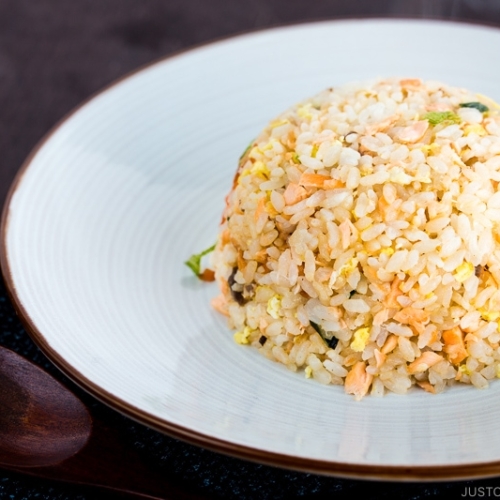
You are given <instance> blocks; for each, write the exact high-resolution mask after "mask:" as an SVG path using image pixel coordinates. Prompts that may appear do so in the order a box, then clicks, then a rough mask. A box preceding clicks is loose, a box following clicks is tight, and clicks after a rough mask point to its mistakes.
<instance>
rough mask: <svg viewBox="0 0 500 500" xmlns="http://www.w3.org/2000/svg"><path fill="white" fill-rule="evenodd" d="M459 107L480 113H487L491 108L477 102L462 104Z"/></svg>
mask: <svg viewBox="0 0 500 500" xmlns="http://www.w3.org/2000/svg"><path fill="white" fill-rule="evenodd" d="M459 106H460V107H461V108H474V109H477V110H478V111H481V113H486V111H489V110H490V108H488V106H485V105H484V104H483V103H481V102H477V101H474V102H462V103H461V104H459Z"/></svg>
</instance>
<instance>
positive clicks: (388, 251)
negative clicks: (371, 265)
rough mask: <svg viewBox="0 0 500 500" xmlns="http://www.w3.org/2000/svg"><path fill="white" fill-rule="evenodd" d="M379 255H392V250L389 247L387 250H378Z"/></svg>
mask: <svg viewBox="0 0 500 500" xmlns="http://www.w3.org/2000/svg"><path fill="white" fill-rule="evenodd" d="M380 253H383V254H385V255H389V256H390V255H392V254H393V253H394V249H393V248H391V247H387V248H382V250H380Z"/></svg>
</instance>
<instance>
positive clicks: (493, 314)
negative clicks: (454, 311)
mask: <svg viewBox="0 0 500 500" xmlns="http://www.w3.org/2000/svg"><path fill="white" fill-rule="evenodd" d="M479 312H480V313H481V317H482V318H483V319H484V320H486V321H496V320H497V319H498V318H500V312H497V311H487V310H486V309H480V310H479Z"/></svg>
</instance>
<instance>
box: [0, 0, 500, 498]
mask: <svg viewBox="0 0 500 500" xmlns="http://www.w3.org/2000/svg"><path fill="white" fill-rule="evenodd" d="M345 17H427V18H440V19H454V20H467V21H473V22H483V23H488V24H493V25H497V26H499V27H500V1H498V0H461V1H456V0H442V1H439V0H407V1H406V0H385V1H384V0H345V1H338V0H330V1H327V0H316V1H313V0H0V202H2V203H3V201H4V199H5V196H6V194H7V191H8V188H9V185H10V183H11V182H12V180H13V178H14V176H15V174H16V172H17V171H18V169H19V168H20V166H21V165H22V163H23V161H24V159H25V158H26V157H27V155H28V154H29V153H30V151H31V150H32V149H33V148H34V146H35V145H36V143H37V142H38V141H39V140H40V139H41V138H42V137H43V136H44V135H45V134H46V133H47V132H48V131H49V130H50V129H51V127H53V126H54V125H55V124H56V123H57V122H58V121H59V120H61V119H62V118H63V117H64V115H65V114H66V113H68V112H69V111H70V110H71V109H72V108H73V107H75V106H77V105H78V104H79V103H81V101H83V100H85V99H86V98H88V97H89V96H90V95H92V94H93V93H95V92H97V91H99V90H100V89H102V88H103V87H104V86H105V85H107V84H109V83H111V82H112V81H114V80H115V79H117V78H120V77H122V76H123V75H125V74H126V73H128V72H130V71H132V70H134V69H136V68H137V67H139V66H141V65H144V64H147V63H149V62H151V61H153V60H155V59H158V58H161V57H164V56H168V55H169V54H172V53H174V52H177V51H179V50H183V49H186V48H189V47H192V46H194V45H196V44H201V43H204V42H208V41H211V40H214V39H217V38H221V37H227V36H230V35H233V34H237V33H240V32H242V31H249V30H255V29H261V28H265V27H270V26H277V25H281V24H289V23H295V22H303V21H308V20H319V19H333V18H345ZM0 345H3V346H6V347H9V348H11V349H13V350H15V351H17V352H18V353H20V354H22V355H24V356H26V357H28V358H30V359H31V360H33V361H35V362H36V363H37V364H39V365H41V366H43V367H44V368H46V369H47V370H48V371H50V373H52V374H53V375H55V376H56V377H57V378H58V379H59V380H61V381H63V382H64V383H66V384H67V385H68V386H69V387H70V388H72V389H73V390H74V391H75V392H76V393H77V394H78V395H79V396H80V397H81V398H82V400H83V401H84V402H85V403H86V404H87V405H88V406H89V407H90V408H91V409H92V411H93V412H94V414H95V415H97V416H99V417H100V418H102V419H103V420H104V421H105V422H106V423H107V424H109V425H112V426H114V427H115V428H117V429H118V430H119V431H120V432H122V433H123V441H124V442H126V443H127V444H128V445H129V446H130V447H131V448H134V449H136V450H138V451H139V452H140V453H142V454H143V456H144V457H145V459H146V460H148V461H149V463H150V467H151V468H152V469H157V470H159V471H162V473H164V474H165V477H169V478H170V480H173V481H176V482H177V483H178V484H179V485H180V486H181V487H182V488H185V489H186V490H188V489H189V490H190V491H193V490H194V491H195V492H197V493H198V494H200V495H201V496H202V497H206V498H227V499H242V500H244V499H262V500H265V499H289V498H301V499H309V498H311V499H315V498H329V499H344V498H352V497H354V496H355V494H356V493H358V494H359V496H361V497H362V498H364V499H365V500H370V499H392V498H401V499H424V498H439V497H444V496H447V497H450V498H459V497H460V496H461V495H463V494H464V492H465V489H466V487H467V488H470V491H471V492H472V494H474V491H475V489H477V488H479V487H480V486H483V487H485V486H500V479H498V480H496V479H490V480H481V481H469V482H458V483H400V484H399V483H389V482H364V481H350V480H344V479H335V478H328V477H321V476H316V475H312V474H304V473H298V472H291V471H286V470H281V469H275V468H272V467H268V466H263V465H258V464H253V463H249V462H244V461H242V460H239V459H234V458H230V457H226V456H222V455H219V454H216V453H213V452H210V451H207V450H203V449H199V448H196V447H194V446H191V445H188V444H185V443H183V442H180V441H177V440H175V439H172V438H169V437H167V436H164V435H162V434H159V433H157V432H155V431H152V430H150V429H147V428H146V427H143V426H142V425H139V424H136V423H134V422H132V421H131V420H129V419H127V418H126V417H123V416H121V415H120V414H118V413H116V412H114V411H113V410H110V409H108V408H107V407H105V406H104V405H102V404H100V403H98V402H97V401H96V400H94V399H93V398H92V397H90V396H88V395H86V394H85V393H83V392H82V391H81V390H79V389H78V388H76V386H74V385H73V384H72V383H71V382H69V381H68V380H67V379H66V378H65V377H64V376H62V375H61V374H60V373H59V372H58V370H57V369H55V368H54V367H52V365H51V364H50V363H49V362H48V361H47V360H46V358H45V357H44V356H43V354H41V352H40V351H39V350H38V349H37V347H36V346H35V345H34V344H33V342H32V341H31V339H30V338H29V336H28V335H27V333H26V332H25V330H24V329H23V326H22V325H21V323H20V322H19V320H18V319H17V317H16V315H15V313H14V310H13V308H12V306H11V304H10V301H9V299H8V296H7V293H6V290H5V285H4V284H3V282H1V281H0ZM485 491H486V490H485ZM101 497H102V498H109V499H112V498H115V497H114V496H112V495H111V494H105V495H104V496H101V495H99V496H98V493H97V492H96V491H94V490H92V489H88V488H87V489H85V488H81V487H75V486H70V485H67V484H66V485H65V484H61V483H56V482H53V481H43V480H38V479H33V478H29V477H27V476H21V475H19V474H15V473H11V472H6V471H2V470H0V499H14V500H18V499H25V498H26V499H32V498H33V499H35V498H36V499H51V500H52V499H61V500H62V499H65V500H66V499H67V500H70V499H71V500H73V499H79V500H83V499H85V500H87V499H95V498H101Z"/></svg>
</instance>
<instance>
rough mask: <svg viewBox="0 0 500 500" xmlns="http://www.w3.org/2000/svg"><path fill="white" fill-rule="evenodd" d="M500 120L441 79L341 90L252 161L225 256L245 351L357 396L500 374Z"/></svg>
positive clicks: (282, 127)
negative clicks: (260, 355)
mask: <svg viewBox="0 0 500 500" xmlns="http://www.w3.org/2000/svg"><path fill="white" fill-rule="evenodd" d="M499 181H500V114H499V106H498V105H497V104H496V103H495V102H494V101H492V100H491V99H489V98H487V97H485V96H482V95H479V94H475V93H472V92H470V91H467V90H464V89H461V88H454V87H450V86H448V85H445V84H443V83H439V82H433V81H428V82H422V81H421V80H419V79H414V78H411V79H385V80H377V81H375V82H369V83H364V84H351V85H345V86H341V87H336V88H330V89H327V90H325V91H324V92H321V93H320V94H319V95H317V96H315V97H313V98H311V99H308V100H305V101H304V102H301V103H300V104H298V105H296V106H294V107H292V108H291V109H289V110H288V111H286V112H284V113H283V114H281V115H280V116H278V117H277V118H276V119H275V120H273V121H272V122H271V123H270V124H269V125H268V126H267V127H266V128H265V129H264V130H263V131H262V133H261V134H260V135H259V136H258V137H257V138H256V139H255V140H254V141H253V142H252V143H251V145H250V146H249V147H248V148H247V150H246V151H245V152H244V153H243V155H242V157H241V158H240V161H239V166H238V170H237V173H236V176H235V178H234V183H233V187H232V189H231V191H230V192H229V194H228V196H227V198H226V207H225V210H224V213H223V217H222V223H221V226H220V234H219V238H218V241H217V245H216V248H215V250H214V252H213V254H212V256H211V259H212V260H211V262H212V267H213V269H214V271H215V279H216V281H217V282H218V285H219V287H220V290H221V294H220V295H219V296H218V297H217V298H215V299H214V300H213V301H212V304H213V306H214V307H215V308H216V309H217V310H218V311H219V312H221V313H223V314H225V315H227V316H228V321H229V326H230V327H231V328H233V329H234V330H235V333H234V339H235V340H236V342H238V343H239V344H242V345H248V346H253V347H254V348H256V349H258V350H259V352H260V353H262V354H263V355H264V356H266V357H267V358H269V359H271V360H274V361H277V362H279V363H282V364H283V365H285V366H286V367H287V368H288V369H290V370H291V371H294V372H296V371H299V372H302V373H303V374H304V376H305V377H307V378H312V379H315V380H316V381H318V382H320V383H322V384H338V385H343V386H344V389H345V391H346V392H347V393H348V394H352V395H354V397H355V398H356V399H361V398H362V397H363V396H364V395H366V394H368V393H369V394H372V395H376V396H381V395H383V394H384V393H385V392H388V391H390V392H394V393H397V394H404V393H406V392H407V391H408V390H409V389H410V388H411V387H417V388H422V389H424V390H425V391H428V392H431V393H439V392H442V391H443V390H444V389H445V388H446V387H447V386H448V385H450V384H452V383H455V382H456V381H458V382H462V383H467V384H472V385H473V386H475V387H478V388H485V387H487V386H488V384H489V381H491V380H492V379H495V378H497V377H500V348H499V343H500V246H499V241H500V192H499V191H498V183H499Z"/></svg>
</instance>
